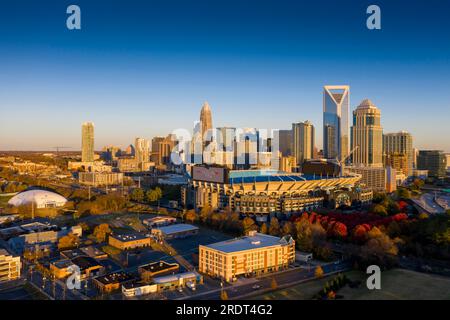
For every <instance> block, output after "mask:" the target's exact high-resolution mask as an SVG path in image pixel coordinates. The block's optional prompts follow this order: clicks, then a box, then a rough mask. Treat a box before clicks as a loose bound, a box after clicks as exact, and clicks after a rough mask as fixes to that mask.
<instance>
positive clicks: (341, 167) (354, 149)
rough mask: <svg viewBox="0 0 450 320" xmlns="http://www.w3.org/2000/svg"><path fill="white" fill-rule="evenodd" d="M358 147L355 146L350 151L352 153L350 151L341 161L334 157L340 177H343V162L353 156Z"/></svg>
mask: <svg viewBox="0 0 450 320" xmlns="http://www.w3.org/2000/svg"><path fill="white" fill-rule="evenodd" d="M358 148H359V146H356V147H354V148H353V149H352V151H350V153H349V154H348V155H347V156H345V157H344V158H342V159H341V160H339V157H336V162H337V164H338V165H339V167H340V170H341V177H342V176H344V165H345V161H347V159H348V158H349V157H350V156H351V155H352V154H353V152H355V151H356V149H358Z"/></svg>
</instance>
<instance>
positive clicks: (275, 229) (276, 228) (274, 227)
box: [269, 217, 280, 236]
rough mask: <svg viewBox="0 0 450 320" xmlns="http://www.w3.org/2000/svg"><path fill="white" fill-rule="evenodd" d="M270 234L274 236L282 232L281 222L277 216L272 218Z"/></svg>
mask: <svg viewBox="0 0 450 320" xmlns="http://www.w3.org/2000/svg"><path fill="white" fill-rule="evenodd" d="M269 234H270V235H272V236H277V235H279V234H280V223H279V222H278V219H277V218H275V217H273V218H271V219H270V226H269Z"/></svg>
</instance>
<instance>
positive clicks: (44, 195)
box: [8, 190, 67, 207]
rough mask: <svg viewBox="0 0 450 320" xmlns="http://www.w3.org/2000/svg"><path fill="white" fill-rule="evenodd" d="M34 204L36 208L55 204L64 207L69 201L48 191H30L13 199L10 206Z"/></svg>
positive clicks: (9, 202)
mask: <svg viewBox="0 0 450 320" xmlns="http://www.w3.org/2000/svg"><path fill="white" fill-rule="evenodd" d="M32 202H34V203H35V204H36V206H38V207H40V206H45V204H47V203H54V204H55V205H56V206H63V205H64V204H65V203H66V202H67V199H66V198H64V197H63V196H61V195H59V194H57V193H54V192H51V191H47V190H28V191H24V192H21V193H19V194H17V195H15V196H14V197H12V198H11V199H10V200H9V201H8V204H10V205H12V206H16V207H17V206H21V205H27V204H30V203H32Z"/></svg>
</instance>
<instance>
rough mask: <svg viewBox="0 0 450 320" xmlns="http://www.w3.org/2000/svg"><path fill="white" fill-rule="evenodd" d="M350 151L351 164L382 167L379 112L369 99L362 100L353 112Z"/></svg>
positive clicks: (381, 136) (381, 130) (381, 132)
mask: <svg viewBox="0 0 450 320" xmlns="http://www.w3.org/2000/svg"><path fill="white" fill-rule="evenodd" d="M351 149H352V150H353V153H352V159H353V164H355V165H364V166H369V167H381V166H383V128H382V127H381V112H380V109H378V108H377V107H376V106H375V105H374V104H373V103H372V101H370V100H369V99H365V100H363V101H362V102H361V103H360V104H359V106H358V107H357V108H356V109H355V110H354V111H353V126H352V128H351Z"/></svg>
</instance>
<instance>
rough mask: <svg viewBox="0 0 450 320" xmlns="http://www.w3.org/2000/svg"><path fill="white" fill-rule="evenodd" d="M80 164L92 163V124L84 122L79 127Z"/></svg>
mask: <svg viewBox="0 0 450 320" xmlns="http://www.w3.org/2000/svg"><path fill="white" fill-rule="evenodd" d="M81 162H94V124H93V123H92V122H85V123H83V125H82V126H81Z"/></svg>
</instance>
